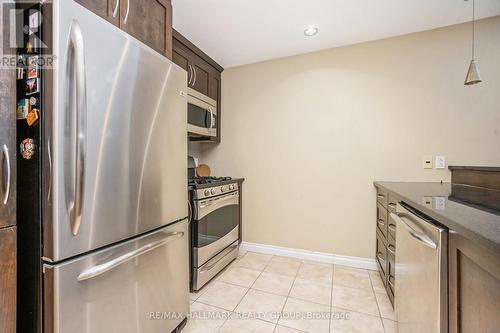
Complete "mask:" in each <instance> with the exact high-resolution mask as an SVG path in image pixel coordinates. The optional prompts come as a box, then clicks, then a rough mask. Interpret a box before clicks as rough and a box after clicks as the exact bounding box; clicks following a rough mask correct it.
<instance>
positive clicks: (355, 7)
mask: <svg viewBox="0 0 500 333" xmlns="http://www.w3.org/2000/svg"><path fill="white" fill-rule="evenodd" d="M173 7H174V13H173V15H174V23H173V24H174V28H175V29H176V30H178V31H179V32H180V33H182V34H183V35H184V36H185V37H186V38H188V39H189V40H190V41H191V42H193V43H194V44H196V45H197V46H198V47H199V48H201V49H202V50H203V51H205V53H207V54H208V55H210V56H211V57H212V58H213V59H214V60H215V61H217V62H218V63H220V64H221V65H222V66H223V67H226V68H228V67H234V66H239V65H243V64H248V63H254V62H258V61H263V60H268V59H274V58H280V57H285V56H290V55H294V54H300V53H306V52H311V51H316V50H322V49H328V48H332V47H337V46H342V45H348V44H354V43H359V42H364V41H369V40H376V39H381V38H386V37H391V36H397V35H402V34H407V33H411V32H416V31H423V30H429V29H433V28H437V27H443V26H447V25H452V24H456V23H461V22H466V21H470V19H471V15H472V1H468V2H466V1H464V0H378V1H374V0H173ZM495 15H500V0H477V1H476V17H479V18H483V17H489V16H495ZM309 25H316V26H318V27H319V33H318V34H317V35H316V36H314V37H308V38H306V37H304V34H303V31H304V29H305V28H306V27H307V26H309Z"/></svg>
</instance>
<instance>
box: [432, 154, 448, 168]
mask: <svg viewBox="0 0 500 333" xmlns="http://www.w3.org/2000/svg"><path fill="white" fill-rule="evenodd" d="M435 165H436V169H444V168H446V157H444V156H436V163H435Z"/></svg>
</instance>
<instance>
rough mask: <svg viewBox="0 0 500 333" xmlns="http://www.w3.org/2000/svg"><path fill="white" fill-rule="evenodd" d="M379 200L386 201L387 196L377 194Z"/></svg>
mask: <svg viewBox="0 0 500 333" xmlns="http://www.w3.org/2000/svg"><path fill="white" fill-rule="evenodd" d="M377 198H380V199H384V198H385V195H384V194H377Z"/></svg>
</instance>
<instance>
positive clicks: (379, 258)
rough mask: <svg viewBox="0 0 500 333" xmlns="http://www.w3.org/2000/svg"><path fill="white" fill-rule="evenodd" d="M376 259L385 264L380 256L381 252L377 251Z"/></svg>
mask: <svg viewBox="0 0 500 333" xmlns="http://www.w3.org/2000/svg"><path fill="white" fill-rule="evenodd" d="M377 259H378V260H380V261H381V262H382V263H383V264H384V265H385V259H384V258H382V252H377Z"/></svg>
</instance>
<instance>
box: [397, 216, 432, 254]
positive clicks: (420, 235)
mask: <svg viewBox="0 0 500 333" xmlns="http://www.w3.org/2000/svg"><path fill="white" fill-rule="evenodd" d="M391 217H392V218H393V219H394V220H395V221H400V222H401V224H402V225H403V226H404V227H405V229H406V231H408V233H409V234H410V236H412V237H413V238H415V239H416V240H418V241H420V242H421V243H423V244H424V245H426V246H428V247H430V248H432V249H434V250H437V247H438V246H437V244H436V243H434V242H433V241H432V239H430V238H429V236H427V235H426V234H424V233H423V232H419V231H416V230H415V229H413V228H412V227H411V226H410V225H409V224H408V223H406V222H405V216H404V214H401V213H399V214H398V213H391Z"/></svg>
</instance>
